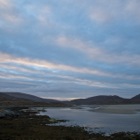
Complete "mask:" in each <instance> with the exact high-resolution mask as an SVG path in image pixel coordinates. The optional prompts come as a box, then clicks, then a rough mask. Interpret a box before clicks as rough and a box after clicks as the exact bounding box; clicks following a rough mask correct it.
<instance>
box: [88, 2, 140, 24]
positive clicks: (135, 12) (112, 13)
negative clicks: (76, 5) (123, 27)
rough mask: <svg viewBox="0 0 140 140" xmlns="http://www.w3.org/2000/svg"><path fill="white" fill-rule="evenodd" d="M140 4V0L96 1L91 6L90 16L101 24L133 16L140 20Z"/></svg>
mask: <svg viewBox="0 0 140 140" xmlns="http://www.w3.org/2000/svg"><path fill="white" fill-rule="evenodd" d="M139 6H140V2H139V0H133V1H132V0H124V1H121V0H114V1H112V0H108V1H106V0H102V1H94V4H93V5H92V6H90V8H89V18H90V19H91V20H92V21H95V22H97V23H99V24H109V23H111V22H117V21H118V20H122V21H123V20H126V19H127V20H129V19H132V18H133V20H135V21H136V22H139V21H140V20H139V16H140V14H139V13H140V10H139Z"/></svg>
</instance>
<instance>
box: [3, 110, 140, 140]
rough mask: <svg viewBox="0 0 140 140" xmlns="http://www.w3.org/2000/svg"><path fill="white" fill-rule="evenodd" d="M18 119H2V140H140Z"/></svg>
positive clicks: (22, 115) (28, 115)
mask: <svg viewBox="0 0 140 140" xmlns="http://www.w3.org/2000/svg"><path fill="white" fill-rule="evenodd" d="M12 110H14V111H15V110H16V112H18V113H19V115H18V116H16V117H4V118H0V140H140V134H138V133H135V132H134V133H123V132H120V133H116V134H112V135H110V136H104V135H103V134H97V133H95V134H94V133H92V134H89V133H88V132H87V131H85V130H84V128H81V127H64V126H48V125H46V124H47V123H48V124H49V123H52V119H51V118H50V117H48V116H36V115H35V113H34V112H21V111H19V109H17V108H16V109H15V108H14V109H12Z"/></svg>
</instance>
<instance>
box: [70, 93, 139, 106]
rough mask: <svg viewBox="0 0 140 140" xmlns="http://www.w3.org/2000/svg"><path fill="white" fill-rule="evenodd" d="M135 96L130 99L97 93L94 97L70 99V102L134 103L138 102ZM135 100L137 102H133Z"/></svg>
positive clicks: (92, 103) (86, 103) (80, 103)
mask: <svg viewBox="0 0 140 140" xmlns="http://www.w3.org/2000/svg"><path fill="white" fill-rule="evenodd" d="M135 97H136V98H134V99H133V100H132V99H125V98H121V97H119V96H116V95H113V96H106V95H99V96H95V97H90V98H86V99H77V100H72V101H71V103H72V104H77V105H94V104H100V105H101V104H108V105H109V104H132V103H133V104H135V103H140V100H138V99H137V98H138V97H139V96H138V97H137V96H135ZM135 101H137V102H135Z"/></svg>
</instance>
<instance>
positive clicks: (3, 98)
mask: <svg viewBox="0 0 140 140" xmlns="http://www.w3.org/2000/svg"><path fill="white" fill-rule="evenodd" d="M94 104H99V105H118V104H140V94H139V95H136V96H134V97H133V98H130V99H125V98H122V97H119V96H116V95H113V96H107V95H99V96H95V97H90V98H86V99H76V100H71V101H58V100H52V99H43V98H40V97H37V96H34V95H29V94H25V93H18V92H0V106H12V105H13V106H29V105H30V106H72V105H94Z"/></svg>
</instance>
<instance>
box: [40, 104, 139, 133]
mask: <svg viewBox="0 0 140 140" xmlns="http://www.w3.org/2000/svg"><path fill="white" fill-rule="evenodd" d="M139 109H140V105H119V106H115V105H114V106H75V107H73V108H47V109H46V110H47V112H40V115H48V116H50V117H52V118H55V119H60V120H62V119H64V120H69V121H67V122H61V123H58V124H53V125H64V126H71V125H79V126H82V127H87V128H88V129H90V130H91V129H92V130H93V131H96V132H99V131H100V132H105V133H114V132H120V131H138V132H140V112H138V110H139ZM119 110H120V112H119Z"/></svg>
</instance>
